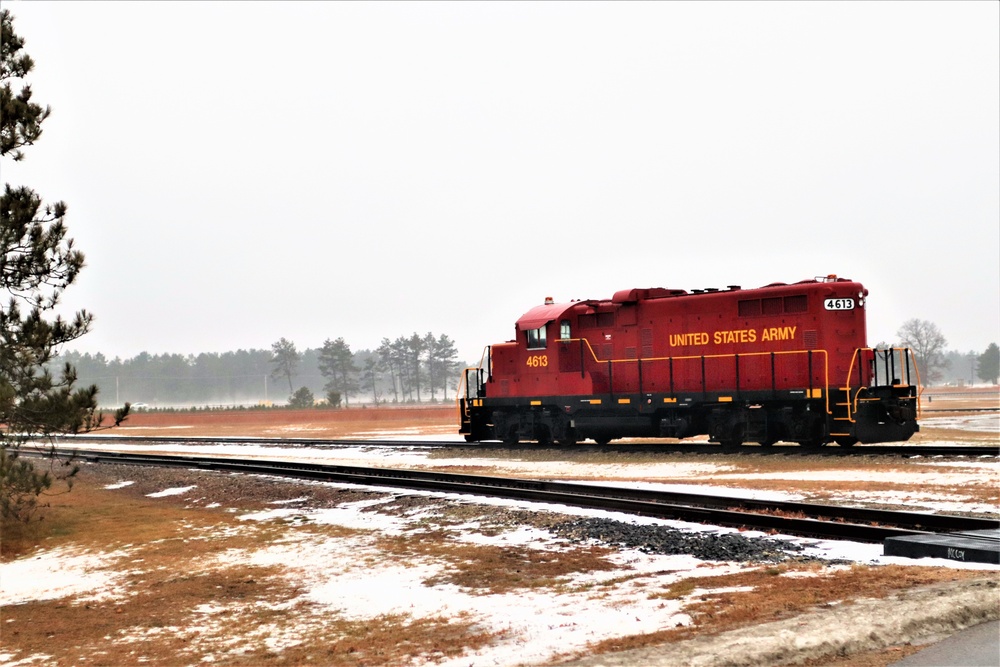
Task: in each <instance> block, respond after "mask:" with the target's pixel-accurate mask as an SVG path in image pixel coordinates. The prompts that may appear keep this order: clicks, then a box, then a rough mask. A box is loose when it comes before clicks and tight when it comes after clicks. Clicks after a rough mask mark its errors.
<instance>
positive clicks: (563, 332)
mask: <svg viewBox="0 0 1000 667" xmlns="http://www.w3.org/2000/svg"><path fill="white" fill-rule="evenodd" d="M559 338H561V339H562V340H569V339H570V338H572V336H571V335H570V331H569V320H563V321H561V322H560V323H559Z"/></svg>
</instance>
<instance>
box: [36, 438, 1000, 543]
mask: <svg viewBox="0 0 1000 667" xmlns="http://www.w3.org/2000/svg"><path fill="white" fill-rule="evenodd" d="M23 453H24V454H28V452H27V451H25V452H23ZM56 454H57V455H61V456H69V455H75V456H76V457H78V458H80V459H82V460H84V461H88V462H92V463H116V464H125V465H153V466H170V467H184V468H195V469H198V470H213V471H226V472H239V473H244V474H258V475H276V476H282V477H290V478H295V479H308V480H315V481H324V482H341V483H350V484H359V485H365V486H391V487H395V488H404V489H419V490H428V491H436V492H442V493H461V494H472V495H479V496H488V497H501V498H510V499H517V500H529V501H535V502H545V503H557V504H562V505H570V506H575V507H586V508H591V509H603V510H610V511H616V512H624V513H628V514H636V515H642V516H652V517H657V518H662V519H675V520H681V521H692V522H699V523H707V524H712V525H721V526H735V527H741V528H750V529H756V530H763V531H777V532H779V533H783V534H788V535H801V536H808V537H819V538H832V539H849V540H855V541H862V542H881V541H883V540H885V539H886V538H889V537H906V536H917V535H929V534H934V533H937V532H955V531H973V530H988V529H993V530H996V529H998V528H1000V521H998V520H995V519H981V518H971V517H960V516H950V515H940V514H925V513H912V512H897V511H890V510H875V509H865V508H857V507H840V506H833V505H815V504H810V503H799V502H778V501H761V500H751V499H745V498H733V497H729V496H717V495H708V494H695V493H671V492H663V491H652V490H641V489H629V488H623V487H613V486H612V487H608V486H599V485H590V484H574V483H564V482H550V481H545V480H534V479H520V478H506V477H489V476H481V475H460V474H454V473H442V472H430V471H422V470H398V469H389V468H368V467H354V466H343V465H322V464H315V463H300V462H291V461H265V460H260V459H254V460H244V459H238V458H233V457H210V456H165V455H151V454H130V453H121V452H106V451H93V450H91V451H76V452H73V451H71V450H56Z"/></svg>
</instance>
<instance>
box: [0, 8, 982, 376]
mask: <svg viewBox="0 0 1000 667" xmlns="http://www.w3.org/2000/svg"><path fill="white" fill-rule="evenodd" d="M4 6H5V7H6V8H8V9H10V11H11V12H12V14H13V15H14V19H15V22H14V26H15V30H16V31H17V32H18V34H20V35H21V36H22V37H23V38H24V39H25V40H26V51H27V52H28V53H29V54H30V55H31V56H32V57H33V58H34V60H35V62H36V67H35V70H34V72H33V73H32V74H31V75H29V78H28V82H29V83H31V84H32V87H33V90H34V95H35V99H36V100H37V101H39V102H42V103H44V104H48V105H50V106H51V107H52V116H51V117H50V118H49V120H48V121H46V123H45V125H44V130H45V131H44V134H43V135H42V138H41V140H40V141H39V143H38V144H36V145H35V146H34V147H30V148H28V149H27V150H26V158H25V161H24V162H23V163H20V164H16V165H14V164H12V163H11V162H10V161H9V160H5V163H4V165H3V171H4V174H3V180H4V181H5V182H12V183H15V184H22V183H23V184H26V185H30V186H31V187H33V188H35V189H36V190H37V191H38V192H39V193H40V194H41V195H42V197H43V198H44V199H46V200H47V201H56V200H63V201H65V202H66V203H67V204H68V206H69V215H68V217H67V224H68V226H69V230H70V235H71V236H72V237H74V238H75V239H76V243H77V245H78V247H79V248H80V249H82V250H83V251H84V252H85V253H86V256H87V264H88V266H87V268H86V269H85V270H84V271H83V273H82V274H81V276H80V278H79V280H78V282H77V283H76V284H75V285H74V286H72V287H71V288H70V289H69V291H68V292H67V294H66V297H65V299H64V306H65V310H66V311H72V310H76V309H79V308H86V309H88V310H90V311H92V312H93V313H94V314H95V315H96V322H95V325H94V328H93V331H92V332H91V333H90V334H88V335H87V336H86V337H85V338H83V339H81V340H80V341H78V342H77V343H74V344H72V345H70V346H69V349H76V350H79V351H82V352H98V351H99V352H102V353H104V354H105V355H106V356H108V357H115V356H119V357H122V358H127V357H131V356H134V355H135V354H138V353H139V352H142V351H147V352H149V353H151V354H161V353H167V352H169V353H181V354H190V353H195V354H197V353H199V352H225V351H228V350H236V349H239V348H244V349H246V348H268V347H270V345H271V343H273V342H275V341H276V340H278V338H280V337H285V338H288V339H289V340H291V341H293V342H294V343H296V345H297V346H298V347H299V349H300V350H302V349H305V348H310V347H319V346H321V345H322V344H323V341H324V340H326V339H327V338H330V339H333V338H337V337H341V336H342V337H343V338H344V339H345V340H346V341H347V342H348V343H349V344H350V345H351V347H352V348H353V349H355V350H358V349H363V348H374V347H376V346H377V345H378V344H379V341H380V340H381V339H382V338H383V337H388V338H390V339H393V338H396V337H398V336H401V335H409V334H410V333H412V332H414V331H416V332H419V333H421V334H423V333H426V332H428V331H431V332H434V333H435V334H441V333H445V334H448V335H449V336H451V337H452V338H453V339H454V340H455V341H456V343H457V345H458V349H459V353H460V355H461V356H462V357H463V358H464V359H465V360H468V361H472V360H473V359H475V360H478V358H479V354H480V351H481V350H482V348H483V346H484V345H487V344H490V343H495V342H500V341H503V340H507V339H509V338H511V337H512V335H513V330H514V329H513V327H514V321H515V320H516V319H517V317H519V316H520V315H521V314H522V313H524V312H526V311H527V310H529V309H530V308H531V307H533V306H535V305H538V304H540V303H542V301H543V300H544V298H545V297H546V296H552V297H554V298H555V300H556V301H557V302H558V301H568V300H570V299H584V298H606V297H610V296H611V295H612V294H613V293H614V292H615V291H617V290H619V289H624V288H631V287H654V286H656V287H668V288H682V289H693V288H704V287H724V286H726V285H734V284H735V285H742V286H744V287H759V286H761V285H765V284H767V283H771V282H776V281H781V282H794V281H797V280H803V279H807V278H812V277H814V276H818V275H826V274H830V273H835V274H839V275H841V276H845V277H849V278H852V279H855V280H858V281H860V282H862V283H864V284H865V285H866V286H867V287H868V288H869V290H870V292H871V295H870V297H869V300H868V334H869V342H870V343H872V344H874V343H877V342H879V341H888V342H892V341H894V340H895V339H896V331H897V330H898V329H899V327H900V325H901V324H902V323H903V322H904V321H905V320H907V319H910V318H920V319H926V320H930V321H931V322H933V323H935V324H936V325H937V326H938V327H939V328H940V330H941V331H942V333H943V334H944V335H945V337H946V338H947V340H948V348H949V349H957V350H960V351H962V352H967V351H969V350H975V351H977V352H981V351H983V350H984V349H985V348H986V346H987V345H988V344H989V343H991V342H1000V83H998V82H1000V68H998V62H1000V37H998V35H1000V3H997V2H968V3H963V2H942V3H937V2H913V3H909V2H853V3H834V2H817V3H809V2H800V3H790V2H776V3H753V2H738V3H731V4H730V3H723V2H703V3H697V2H696V3H682V2H660V3H657V2H640V3H622V2H619V3H602V2H583V3H572V2H553V3H541V2H533V3H528V2H509V3H507V2H499V3H487V2H464V3H457V2H445V3H419V2H407V3H398V4H397V3H389V2H373V3H364V2H351V3H346V2H304V3H290V2H280V3H279V2H220V3H204V2H199V3H194V2H183V3H169V2H160V3H153V2H129V3H122V2H108V3H98V2H73V3H69V2H34V3H30V4H28V3H22V2H5V3H4Z"/></svg>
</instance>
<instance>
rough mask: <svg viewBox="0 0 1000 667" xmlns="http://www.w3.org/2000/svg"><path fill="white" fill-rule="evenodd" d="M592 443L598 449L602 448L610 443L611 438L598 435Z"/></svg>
mask: <svg viewBox="0 0 1000 667" xmlns="http://www.w3.org/2000/svg"><path fill="white" fill-rule="evenodd" d="M594 442H596V443H597V444H598V446H599V447H603V446H604V445H606V444H608V443H609V442H611V437H610V436H606V435H599V436H597V437H595V438H594Z"/></svg>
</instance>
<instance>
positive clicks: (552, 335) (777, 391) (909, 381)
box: [458, 275, 919, 446]
mask: <svg viewBox="0 0 1000 667" xmlns="http://www.w3.org/2000/svg"><path fill="white" fill-rule="evenodd" d="M867 294H868V290H867V289H865V288H864V286H862V285H861V284H860V283H858V282H854V281H851V280H847V279H845V278H838V277H837V276H834V275H831V276H826V277H822V278H816V279H813V280H804V281H801V282H798V283H794V284H785V283H772V284H770V285H767V286H765V287H761V288H759V289H742V288H740V287H739V286H735V285H732V286H729V287H728V288H726V289H703V290H691V291H687V290H677V289H664V288H659V287H657V288H649V289H631V290H622V291H620V292H616V293H615V295H614V296H613V297H612V298H611V299H601V300H587V301H571V302H569V303H553V301H552V299H546V300H545V304H544V305H541V306H536V307H535V308H532V309H531V310H529V311H528V312H527V313H525V314H524V315H522V316H521V318H520V319H518V320H517V323H516V324H515V327H514V329H515V333H516V338H515V339H514V340H512V341H508V342H506V343H500V344H497V345H492V346H489V347H487V348H486V352H485V353H484V356H483V360H482V361H481V362H480V365H479V366H478V367H474V368H468V369H466V370H465V372H464V375H463V381H462V386H461V387H460V389H459V399H458V404H459V412H460V421H461V426H460V429H459V432H460V433H462V434H464V435H465V437H466V440H468V441H470V442H471V441H479V440H503V441H504V442H507V443H516V442H518V441H526V440H534V441H537V442H539V443H542V444H546V443H549V442H556V443H560V444H574V443H576V442H578V441H580V440H583V439H585V438H590V439H592V440H594V441H596V442H598V443H600V444H604V443H607V442H609V441H611V440H613V439H615V438H637V437H638V438H641V437H667V438H687V437H691V436H697V435H708V436H709V440H710V441H712V442H718V443H721V444H722V445H724V446H737V445H740V444H742V443H744V442H758V443H760V444H761V445H765V446H766V445H772V444H774V443H775V442H778V441H785V442H797V443H800V444H802V445H806V446H820V445H823V444H826V443H828V442H837V443H838V444H840V445H843V446H850V445H853V444H855V443H856V442H863V443H876V442H889V441H899V440H907V439H908V438H909V437H910V436H911V435H913V434H914V433H915V432H917V430H918V429H919V426H918V425H917V417H918V414H917V413H918V410H919V400H918V391H917V387H918V386H919V378H918V376H917V369H916V366H915V364H914V363H913V359H912V355H911V353H910V351H909V350H907V349H902V348H893V349H872V348H869V347H868V346H867V343H866V327H865V297H866V296H867Z"/></svg>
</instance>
